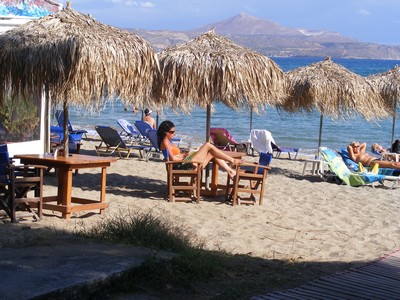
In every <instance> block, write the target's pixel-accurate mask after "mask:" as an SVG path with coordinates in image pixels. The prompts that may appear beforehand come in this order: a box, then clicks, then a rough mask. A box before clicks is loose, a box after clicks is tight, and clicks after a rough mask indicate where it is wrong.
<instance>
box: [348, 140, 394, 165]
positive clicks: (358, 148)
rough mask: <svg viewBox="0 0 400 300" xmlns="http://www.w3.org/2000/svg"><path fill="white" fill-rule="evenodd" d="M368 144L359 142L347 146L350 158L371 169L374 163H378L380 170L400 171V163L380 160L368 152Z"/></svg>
mask: <svg viewBox="0 0 400 300" xmlns="http://www.w3.org/2000/svg"><path fill="white" fill-rule="evenodd" d="M366 148H367V144H366V143H362V144H360V143H359V142H352V143H351V144H350V145H348V146H347V151H348V152H349V157H350V158H351V159H352V160H354V161H355V162H357V163H362V164H363V166H365V167H369V166H371V165H372V164H374V163H377V164H378V165H379V167H380V168H393V169H400V162H394V161H385V160H380V159H379V158H376V157H374V156H372V155H369V154H368V153H367V152H366V150H365V149H366Z"/></svg>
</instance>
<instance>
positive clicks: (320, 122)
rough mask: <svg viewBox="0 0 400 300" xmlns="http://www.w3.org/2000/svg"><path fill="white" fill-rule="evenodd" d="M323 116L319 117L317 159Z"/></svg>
mask: <svg viewBox="0 0 400 300" xmlns="http://www.w3.org/2000/svg"><path fill="white" fill-rule="evenodd" d="M323 118H324V117H323V115H322V114H320V115H319V137H318V149H317V159H319V148H320V147H321V143H322V120H323Z"/></svg>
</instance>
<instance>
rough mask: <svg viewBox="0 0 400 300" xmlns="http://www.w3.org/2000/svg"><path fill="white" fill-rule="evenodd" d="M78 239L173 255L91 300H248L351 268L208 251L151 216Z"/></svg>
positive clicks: (120, 219)
mask: <svg viewBox="0 0 400 300" xmlns="http://www.w3.org/2000/svg"><path fill="white" fill-rule="evenodd" d="M77 233H78V235H81V236H83V237H86V238H92V239H93V238H94V239H99V240H103V241H109V242H113V243H124V244H130V245H134V246H141V247H147V248H151V249H154V250H156V251H157V250H163V251H169V252H172V253H173V255H171V258H170V259H167V260H165V259H164V260H159V259H157V257H156V256H155V255H154V256H152V257H150V258H149V259H148V260H147V261H145V262H144V263H143V264H142V265H141V266H140V267H138V268H135V269H134V270H131V271H129V272H125V273H124V274H122V275H121V276H118V277H117V278H115V279H111V280H110V281H109V282H108V283H107V284H104V285H102V287H101V288H100V289H99V288H97V289H96V291H95V292H93V291H92V292H90V294H91V297H92V298H91V299H95V298H96V297H102V298H104V299H112V298H115V297H117V298H118V296H119V295H122V299H124V296H125V297H126V294H128V296H127V297H128V298H129V299H130V298H131V297H138V298H140V297H142V296H143V297H145V298H143V299H147V298H146V297H148V298H149V299H153V298H154V299H249V298H251V296H254V295H260V294H265V293H267V292H271V291H274V290H283V289H288V288H293V287H296V286H300V285H301V284H304V283H305V282H308V281H310V280H313V279H316V278H318V277H320V276H323V275H327V274H332V273H335V272H338V271H341V270H344V269H347V268H349V266H351V263H340V262H332V263H327V262H307V261H302V259H301V258H299V259H289V260H276V259H262V258H258V257H251V256H249V255H234V254H229V253H226V252H225V251H211V250H207V249H205V247H204V242H202V241H201V240H200V239H198V238H197V237H196V236H195V235H194V234H192V233H190V231H189V230H188V228H186V226H184V225H182V224H177V223H176V222H172V221H170V220H168V219H165V218H163V217H162V216H156V215H154V214H152V213H151V212H137V211H135V212H133V211H128V212H126V213H124V214H122V213H121V214H120V215H117V216H115V217H112V218H105V219H103V221H101V222H100V223H99V224H96V226H94V227H92V228H88V229H87V228H84V229H81V230H80V231H79V232H77ZM132 294H133V295H134V296H132ZM128 298H126V299H128Z"/></svg>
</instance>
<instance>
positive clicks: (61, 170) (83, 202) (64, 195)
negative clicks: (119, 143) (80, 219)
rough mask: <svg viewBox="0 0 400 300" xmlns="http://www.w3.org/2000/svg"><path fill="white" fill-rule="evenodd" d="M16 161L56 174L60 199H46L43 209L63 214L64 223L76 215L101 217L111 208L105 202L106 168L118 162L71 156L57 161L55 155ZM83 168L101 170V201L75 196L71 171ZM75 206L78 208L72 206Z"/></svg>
mask: <svg viewBox="0 0 400 300" xmlns="http://www.w3.org/2000/svg"><path fill="white" fill-rule="evenodd" d="M15 158H17V159H20V160H21V163H23V164H33V165H42V166H47V167H50V168H55V169H56V170H57V176H58V191H57V196H47V197H43V209H50V210H55V211H60V212H61V213H62V217H63V218H64V219H69V218H70V217H71V213H73V212H77V211H82V210H94V209H100V213H102V212H103V210H104V209H105V208H107V207H108V204H107V203H106V202H105V196H106V168H107V167H109V166H110V165H111V162H114V161H116V160H117V158H114V157H100V156H91V155H80V154H72V155H70V156H68V157H63V156H57V158H54V156H53V155H52V154H27V155H15ZM84 168H101V185H100V199H99V200H92V199H86V198H78V197H73V196H72V171H73V170H74V169H84ZM52 202H54V203H52ZM73 203H76V204H79V205H74V206H73V205H72V204H73Z"/></svg>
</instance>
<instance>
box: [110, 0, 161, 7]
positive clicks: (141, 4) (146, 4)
mask: <svg viewBox="0 0 400 300" xmlns="http://www.w3.org/2000/svg"><path fill="white" fill-rule="evenodd" d="M112 1H113V2H114V1H115V2H117V3H120V2H121V0H112ZM124 4H125V5H127V6H135V7H144V8H152V7H155V5H154V3H152V2H149V1H147V2H138V1H133V0H128V1H124Z"/></svg>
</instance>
